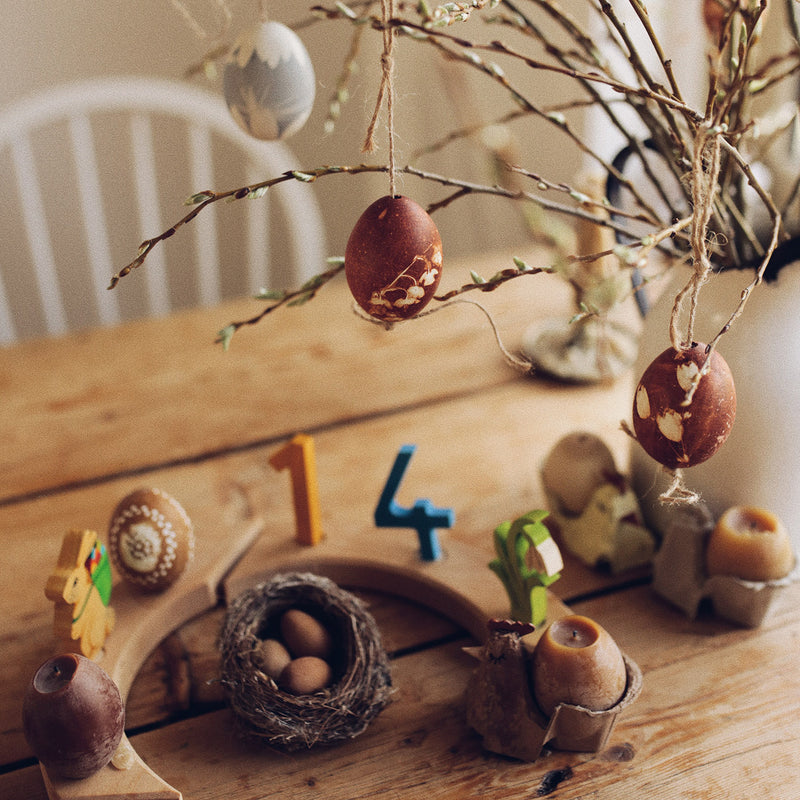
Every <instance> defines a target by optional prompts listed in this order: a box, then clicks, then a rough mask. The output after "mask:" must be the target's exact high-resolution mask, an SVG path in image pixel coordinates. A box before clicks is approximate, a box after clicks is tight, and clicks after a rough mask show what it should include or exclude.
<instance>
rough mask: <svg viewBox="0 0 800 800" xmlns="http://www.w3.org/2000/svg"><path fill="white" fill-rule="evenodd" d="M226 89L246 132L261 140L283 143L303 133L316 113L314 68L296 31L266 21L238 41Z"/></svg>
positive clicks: (228, 66) (227, 72)
mask: <svg viewBox="0 0 800 800" xmlns="http://www.w3.org/2000/svg"><path fill="white" fill-rule="evenodd" d="M222 90H223V94H224V95H225V102H226V103H227V104H228V108H229V109H230V112H231V114H232V115H233V118H234V119H235V120H236V122H237V124H238V125H239V127H240V128H242V130H244V131H245V132H246V133H249V134H250V135H251V136H254V137H255V138H256V139H268V140H273V139H283V138H285V137H287V136H291V135H292V134H293V133H296V132H297V131H299V130H300V128H302V127H303V125H304V124H305V121H306V120H307V119H308V117H309V114H311V109H312V107H313V105H314V95H315V93H316V81H315V77H314V66H313V64H312V63H311V58H310V57H309V55H308V51H307V50H306V48H305V45H304V44H303V42H302V40H301V39H300V37H299V36H298V35H297V34H296V33H295V32H294V31H293V30H291V28H287V27H286V25H283V24H282V23H280V22H263V23H260V24H258V25H256V26H255V27H253V28H250V29H249V30H247V31H245V32H244V33H243V34H242V35H241V36H240V37H239V39H238V40H237V42H236V44H235V45H234V47H233V50H232V51H231V57H230V60H229V61H228V63H227V64H226V65H225V70H224V73H223V85H222Z"/></svg>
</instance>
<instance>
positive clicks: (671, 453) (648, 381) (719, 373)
mask: <svg viewBox="0 0 800 800" xmlns="http://www.w3.org/2000/svg"><path fill="white" fill-rule="evenodd" d="M735 416H736V389H735V387H734V384H733V376H732V375H731V371H730V368H729V367H728V364H727V363H726V361H725V359H724V358H723V357H722V356H721V355H720V354H719V353H718V352H717V351H716V350H714V351H713V352H712V353H711V355H708V354H707V352H706V345H704V344H693V345H692V347H690V348H686V349H683V350H675V349H674V348H672V347H670V348H667V349H666V350H665V351H664V352H663V353H661V355H659V356H657V357H656V358H655V359H654V360H653V361H652V362H651V363H650V366H648V367H647V369H646V370H645V371H644V374H643V375H642V377H641V380H640V381H639V385H638V386H637V387H636V393H635V395H634V401H633V429H634V432H635V433H636V438H637V440H638V441H639V444H641V446H642V447H643V448H644V450H645V451H646V452H647V453H648V454H649V455H650V456H652V457H653V458H654V459H655V460H656V461H658V462H659V463H660V464H663V465H664V466H666V467H669V468H670V469H678V468H680V467H692V466H694V465H695V464H700V463H702V462H703V461H706V460H707V459H709V458H711V456H712V455H714V453H716V452H717V450H718V449H719V448H720V447H721V446H722V444H723V443H724V441H725V440H726V439H727V438H728V434H729V433H730V431H731V427H732V426H733V420H734V417H735Z"/></svg>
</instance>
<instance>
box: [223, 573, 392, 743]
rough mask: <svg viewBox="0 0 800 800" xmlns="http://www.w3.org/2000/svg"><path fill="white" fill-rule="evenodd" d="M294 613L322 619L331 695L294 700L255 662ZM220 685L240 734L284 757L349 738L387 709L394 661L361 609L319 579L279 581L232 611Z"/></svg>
mask: <svg viewBox="0 0 800 800" xmlns="http://www.w3.org/2000/svg"><path fill="white" fill-rule="evenodd" d="M289 609H299V610H301V611H305V612H306V613H307V614H311V615H312V616H314V617H316V618H317V619H318V620H319V621H320V622H321V623H322V624H323V625H324V626H325V627H326V628H327V629H328V631H330V633H331V638H332V640H333V642H334V643H335V646H334V652H333V653H332V655H331V658H330V666H331V669H332V673H333V677H332V681H331V683H330V685H329V686H328V688H326V689H323V690H320V691H317V692H315V693H313V694H306V695H295V694H290V693H289V692H286V691H284V690H282V689H281V688H280V687H279V685H278V683H277V682H276V681H275V679H274V678H272V677H270V676H269V675H267V674H266V673H265V672H264V671H263V670H262V669H261V667H260V666H259V664H258V663H257V657H256V652H257V650H256V648H257V647H258V645H259V644H260V643H261V642H263V641H264V640H265V639H269V638H275V637H276V631H277V628H278V624H279V620H280V618H281V617H282V615H283V614H284V612H286V611H287V610H289ZM220 650H221V654H222V665H221V673H222V678H221V681H222V684H223V686H224V688H225V690H226V692H227V694H228V699H229V702H230V705H231V707H232V709H233V711H234V713H235V714H236V717H237V719H238V721H239V723H240V727H241V729H242V732H243V733H244V734H245V735H247V736H250V737H255V738H257V739H260V740H263V741H266V742H267V743H269V744H270V745H272V746H277V747H280V748H282V749H284V750H297V749H301V748H304V747H305V748H309V747H312V746H314V745H321V744H332V743H334V742H338V741H342V740H345V739H351V738H353V737H354V736H357V735H358V734H360V733H362V732H363V731H364V730H365V729H366V727H367V726H368V725H369V723H370V722H371V721H372V719H373V718H374V717H375V716H376V715H377V714H378V713H379V712H380V711H381V710H382V709H383V708H384V707H385V706H386V705H387V703H388V702H389V698H390V694H391V677H390V671H389V660H388V657H387V655H386V652H385V651H384V649H383V647H382V645H381V638H380V633H379V631H378V627H377V625H376V624H375V620H374V619H373V618H372V616H371V615H370V614H369V613H368V612H367V610H366V608H365V606H364V605H363V603H362V602H361V601H360V600H359V599H358V598H356V597H354V596H353V595H352V594H350V593H349V592H346V591H344V590H343V589H341V588H340V587H339V586H337V585H336V584H335V583H334V582H333V581H330V580H328V579H327V578H323V577H320V576H318V575H312V574H304V573H302V574H301V573H293V574H284V575H276V576H275V577H274V578H272V579H271V580H269V581H267V582H265V583H261V584H259V585H258V586H255V587H254V588H252V589H249V590H248V591H246V592H243V593H242V594H241V595H239V597H237V598H236V599H235V600H234V602H233V603H232V604H231V605H230V607H229V609H228V613H227V615H226V618H225V621H224V623H223V627H222V632H221V636H220Z"/></svg>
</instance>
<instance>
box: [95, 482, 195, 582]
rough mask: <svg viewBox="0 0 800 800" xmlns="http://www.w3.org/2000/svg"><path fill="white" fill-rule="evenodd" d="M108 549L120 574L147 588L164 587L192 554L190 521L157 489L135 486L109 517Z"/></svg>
mask: <svg viewBox="0 0 800 800" xmlns="http://www.w3.org/2000/svg"><path fill="white" fill-rule="evenodd" d="M108 550H109V554H110V555H111V560H112V561H113V562H114V566H115V567H116V569H117V570H118V571H119V573H120V575H122V577H123V578H124V579H125V580H127V581H129V582H131V583H134V584H136V585H137V586H140V587H142V588H144V589H147V590H150V591H161V590H162V589H165V588H167V586H170V585H171V584H172V583H174V581H175V580H177V578H178V577H179V576H180V574H181V573H182V572H183V570H184V569H185V568H186V565H187V564H188V563H189V561H190V560H191V558H192V556H193V554H194V530H193V527H192V522H191V520H190V519H189V516H188V515H187V513H186V511H184V509H183V507H182V506H181V504H180V503H179V502H178V501H177V500H175V498H174V497H171V496H170V495H169V494H167V493H166V492H163V491H161V490H160V489H137V490H136V491H135V492H132V493H131V494H129V495H128V496H127V497H125V498H124V499H123V500H122V501H120V503H119V504H118V505H117V507H116V509H115V510H114V513H113V515H112V517H111V523H110V525H109V533H108Z"/></svg>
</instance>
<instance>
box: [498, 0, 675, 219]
mask: <svg viewBox="0 0 800 800" xmlns="http://www.w3.org/2000/svg"><path fill="white" fill-rule="evenodd" d="M504 6H505V7H506V8H508V9H510V10H511V11H512V12H513V15H514V16H513V17H509V16H507V15H503V14H500V15H497V20H498V21H500V22H501V23H503V24H505V25H509V26H511V27H513V28H514V29H516V30H519V31H521V32H522V33H523V34H525V35H527V36H529V37H531V38H533V39H534V40H535V41H537V42H538V43H539V44H540V45H541V46H542V47H543V48H544V49H545V52H547V53H549V54H550V55H551V56H552V57H553V58H555V59H556V60H557V61H558V62H559V63H560V64H562V65H563V66H565V67H573V66H574V64H573V62H572V60H571V57H572V56H574V51H572V52H565V51H564V50H563V49H562V48H561V47H559V46H557V45H556V44H555V43H553V42H551V41H550V40H549V39H548V37H547V36H545V34H544V32H543V31H542V29H541V28H540V27H539V26H538V25H537V24H536V23H535V21H534V20H533V19H531V18H530V17H529V16H528V15H526V14H524V13H523V12H522V10H521V9H520V8H519V6H518V5H517V4H515V3H513V2H511V1H510V0H504ZM559 19H560V17H559ZM567 28H568V32H572V31H574V30H575V24H574V23H573V22H570V23H569V24H568V25H567ZM584 38H585V37H584V36H583V35H581V42H584ZM589 43H590V44H593V43H592V42H591V40H589ZM584 46H586V45H584ZM586 57H587V59H588V60H589V64H590V66H591V67H593V68H596V69H599V70H601V71H603V72H607V71H608V69H607V65H606V64H605V62H603V61H602V60H601V59H600V56H599V53H598V52H597V49H596V47H595V48H591V49H590V50H589V52H588V54H587V56H586ZM579 83H580V86H581V87H582V88H583V90H584V91H585V92H587V94H588V95H589V98H590V99H589V100H588V101H585V102H586V103H587V104H590V105H592V106H595V107H597V108H601V109H602V110H603V112H604V114H605V115H606V117H607V118H608V120H609V122H610V123H611V124H612V125H613V126H614V127H615V128H616V129H617V131H619V133H620V134H621V135H622V136H623V138H624V139H625V140H626V142H627V146H628V147H629V148H630V150H631V152H632V153H633V154H635V155H636V156H638V157H639V159H640V161H641V164H642V168H643V170H644V173H645V175H646V176H647V178H648V180H649V181H650V184H651V185H652V186H653V187H655V190H656V192H657V194H658V196H659V199H660V200H661V202H662V203H663V204H664V205H665V206H666V208H667V209H668V211H669V214H670V217H671V218H675V217H677V216H679V215H678V212H677V209H676V208H675V207H674V206H673V203H672V199H671V198H670V197H669V195H668V194H667V192H666V190H665V188H664V186H663V185H662V184H663V181H661V180H658V179H657V178H656V176H655V174H654V173H653V170H652V165H651V163H650V159H649V158H646V156H645V153H644V149H643V147H642V143H641V141H640V139H639V138H638V137H636V136H634V135H633V134H631V132H630V130H629V126H627V125H625V124H624V123H623V122H622V120H620V118H619V116H618V115H617V114H616V111H615V109H614V106H615V105H616V103H619V102H622V103H624V102H625V101H624V99H617V100H613V99H606V98H605V97H603V95H602V93H601V92H600V91H599V90H598V88H597V86H595V85H594V84H593V83H591V82H589V81H584V80H580V81H579ZM621 97H622V96H621ZM582 105H583V103H582V102H581V101H573V102H572V103H571V104H570V107H571V108H573V109H574V108H580V107H581V106H582ZM663 138H664V137H659V139H660V140H663ZM671 162H672V159H671V158H667V159H666V163H668V164H671ZM676 178H677V179H676V182H675V183H676V185H678V186H680V185H681V182H680V178H679V177H677V176H676ZM626 188H628V189H629V191H630V187H629V186H628V187H626ZM631 195H632V197H633V198H634V200H635V201H636V202H637V203H639V204H640V207H641V203H640V197H639V194H638V190H636V189H634V191H632V192H631ZM687 199H688V195H687Z"/></svg>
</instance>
